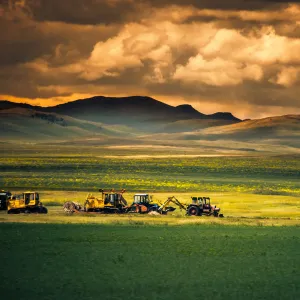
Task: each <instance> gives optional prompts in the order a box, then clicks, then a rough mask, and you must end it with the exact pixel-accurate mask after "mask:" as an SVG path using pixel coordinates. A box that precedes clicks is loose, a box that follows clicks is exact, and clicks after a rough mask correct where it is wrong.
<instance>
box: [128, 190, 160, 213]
mask: <svg viewBox="0 0 300 300" xmlns="http://www.w3.org/2000/svg"><path fill="white" fill-rule="evenodd" d="M151 202H152V196H150V195H149V194H135V195H134V196H133V203H132V204H131V206H128V207H127V208H125V212H128V213H140V214H143V213H149V212H151V211H157V210H158V208H159V205H158V204H157V203H151Z"/></svg>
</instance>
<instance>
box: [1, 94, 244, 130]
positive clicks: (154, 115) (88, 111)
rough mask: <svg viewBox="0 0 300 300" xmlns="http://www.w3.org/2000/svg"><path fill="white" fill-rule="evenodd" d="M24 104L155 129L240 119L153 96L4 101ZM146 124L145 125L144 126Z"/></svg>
mask: <svg viewBox="0 0 300 300" xmlns="http://www.w3.org/2000/svg"><path fill="white" fill-rule="evenodd" d="M14 107H23V108H29V109H35V110H38V111H44V112H53V113H57V114H60V115H67V116H71V117H74V118H76V119H82V120H87V121H94V122H101V123H105V124H124V125H131V126H136V125H138V126H139V128H143V129H144V130H145V129H148V130H150V131H151V130H154V129H155V128H156V125H157V124H161V123H164V124H166V123H169V122H175V121H179V120H190V119H215V120H230V121H234V122H239V121H240V120H239V119H238V118H236V117H234V116H233V115H232V114H231V113H221V112H219V113H216V114H213V115H205V114H203V113H200V112H199V111H197V110H196V109H194V108H193V107H192V106H191V105H187V104H184V105H179V106H177V107H174V106H171V105H168V104H165V103H163V102H160V101H158V100H155V99H153V98H150V97H143V96H132V97H120V98H115V97H104V96H96V97H92V98H88V99H79V100H76V101H72V102H68V103H64V104H59V105H56V106H52V107H38V106H30V105H28V104H19V103H12V102H9V101H0V109H8V108H14ZM141 126H142V127H141Z"/></svg>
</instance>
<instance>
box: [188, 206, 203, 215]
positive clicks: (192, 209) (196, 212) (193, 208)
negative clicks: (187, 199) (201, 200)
mask: <svg viewBox="0 0 300 300" xmlns="http://www.w3.org/2000/svg"><path fill="white" fill-rule="evenodd" d="M199 213H200V209H199V207H198V206H191V207H189V208H188V210H187V214H188V215H189V216H198V215H199Z"/></svg>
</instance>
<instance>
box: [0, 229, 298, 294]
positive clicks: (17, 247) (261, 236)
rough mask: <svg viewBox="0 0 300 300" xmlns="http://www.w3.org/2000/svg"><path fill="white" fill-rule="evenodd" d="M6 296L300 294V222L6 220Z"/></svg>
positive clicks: (3, 268) (3, 243)
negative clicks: (277, 224)
mask: <svg viewBox="0 0 300 300" xmlns="http://www.w3.org/2000/svg"><path fill="white" fill-rule="evenodd" d="M0 228H1V235H0V242H1V257H2V261H1V273H0V281H1V295H2V296H3V299H12V300H15V299H18V300H22V299H32V300H35V299H39V300H42V299H66V300H67V299H73V300H74V299H103V300H105V299H132V300H134V299H139V300H140V299H164V300H168V299H172V300H173V299H178V300H181V299H199V298H201V299H272V300H273V299H299V296H300V287H299V280H300V277H299V276H300V273H299V268H298V266H299V264H300V257H299V247H300V235H299V230H298V229H297V228H296V227H251V226H250V227H249V226H246V227H245V226H219V225H213V226H212V225H201V226H196V225H190V226H162V225H156V226H149V225H147V226H145V225H140V224H135V225H133V224H132V225H130V226H128V225H127V226H126V225H122V226H121V225H116V224H115V225H91V224H89V225H82V224H63V225H62V224H12V223H6V224H1V225H0Z"/></svg>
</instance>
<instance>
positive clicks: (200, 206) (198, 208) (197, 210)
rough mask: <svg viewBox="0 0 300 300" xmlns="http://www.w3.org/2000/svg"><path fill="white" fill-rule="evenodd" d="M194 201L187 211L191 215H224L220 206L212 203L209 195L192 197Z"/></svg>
mask: <svg viewBox="0 0 300 300" xmlns="http://www.w3.org/2000/svg"><path fill="white" fill-rule="evenodd" d="M191 198H192V203H191V204H189V205H188V206H187V208H186V213H187V215H189V216H202V215H206V216H211V215H213V216H214V217H220V218H222V217H223V214H220V208H218V207H216V206H213V205H211V204H210V198H209V197H191Z"/></svg>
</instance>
